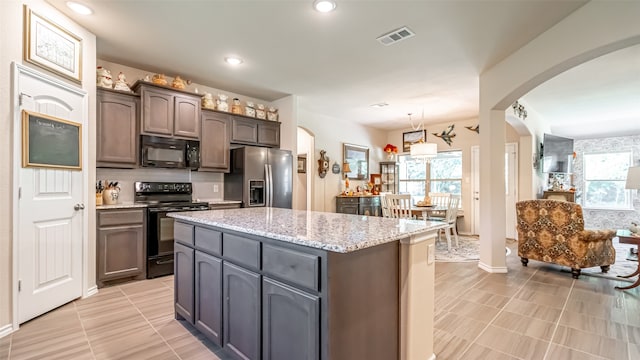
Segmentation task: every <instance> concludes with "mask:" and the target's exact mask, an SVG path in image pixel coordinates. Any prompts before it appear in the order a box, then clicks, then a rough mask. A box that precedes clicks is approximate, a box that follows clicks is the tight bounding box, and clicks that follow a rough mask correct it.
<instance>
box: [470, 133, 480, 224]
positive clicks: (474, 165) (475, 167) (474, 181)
mask: <svg viewBox="0 0 640 360" xmlns="http://www.w3.org/2000/svg"><path fill="white" fill-rule="evenodd" d="M479 167H480V147H479V146H477V145H476V146H472V147H471V195H472V198H471V204H472V207H471V232H472V233H473V234H475V235H477V234H480V169H479Z"/></svg>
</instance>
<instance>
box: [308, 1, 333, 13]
mask: <svg viewBox="0 0 640 360" xmlns="http://www.w3.org/2000/svg"><path fill="white" fill-rule="evenodd" d="M336 6H337V5H336V2H335V1H333V0H316V1H314V2H313V8H314V9H316V10H317V11H319V12H323V13H326V12H330V11H333V10H335V9H336Z"/></svg>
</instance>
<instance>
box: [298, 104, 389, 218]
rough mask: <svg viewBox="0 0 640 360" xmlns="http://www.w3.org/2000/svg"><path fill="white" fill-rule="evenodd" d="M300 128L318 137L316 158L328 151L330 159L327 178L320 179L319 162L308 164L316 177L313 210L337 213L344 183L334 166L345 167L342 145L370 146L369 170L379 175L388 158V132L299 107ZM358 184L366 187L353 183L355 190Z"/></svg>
mask: <svg viewBox="0 0 640 360" xmlns="http://www.w3.org/2000/svg"><path fill="white" fill-rule="evenodd" d="M298 125H299V126H302V127H304V128H305V129H308V130H309V131H310V132H312V133H313V134H314V135H315V153H314V158H315V159H318V158H319V157H320V150H326V152H327V156H328V157H329V160H330V161H329V171H328V172H327V176H326V177H325V178H324V179H321V178H320V177H319V176H318V163H317V161H314V163H312V164H309V165H308V166H309V169H310V172H309V173H308V175H309V176H313V177H314V185H313V190H312V191H313V194H312V195H313V198H314V199H313V201H312V203H313V209H312V210H316V211H327V212H335V210H336V202H335V197H336V195H338V194H339V193H340V191H342V188H343V186H344V185H343V184H344V181H343V180H342V173H340V174H334V173H332V172H331V167H332V166H333V164H334V163H336V162H337V163H338V164H339V165H341V164H342V155H343V154H342V145H343V144H344V143H348V144H356V145H363V146H367V147H369V171H370V173H371V172H373V173H379V172H380V165H379V163H380V161H382V160H383V158H384V157H383V153H384V152H383V151H382V148H383V147H384V146H385V145H386V141H387V132H386V131H383V130H379V129H373V128H370V127H366V126H363V125H360V124H356V123H354V122H353V121H350V120H348V119H339V118H334V117H330V116H325V115H321V114H317V113H313V112H311V111H309V110H307V109H305V108H302V107H299V108H298ZM340 167H342V166H340ZM357 185H363V182H362V181H350V186H351V187H355V186H357Z"/></svg>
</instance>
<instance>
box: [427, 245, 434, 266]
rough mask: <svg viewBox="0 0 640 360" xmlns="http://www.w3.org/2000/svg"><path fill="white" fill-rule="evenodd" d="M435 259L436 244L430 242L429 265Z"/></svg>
mask: <svg viewBox="0 0 640 360" xmlns="http://www.w3.org/2000/svg"><path fill="white" fill-rule="evenodd" d="M434 261H436V245H435V244H429V246H427V265H431V264H433V262H434Z"/></svg>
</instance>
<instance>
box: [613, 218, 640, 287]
mask: <svg viewBox="0 0 640 360" xmlns="http://www.w3.org/2000/svg"><path fill="white" fill-rule="evenodd" d="M616 236H617V237H618V242H619V243H621V244H631V245H635V246H636V249H637V247H638V246H640V236H632V235H631V232H630V231H629V230H618V232H617V233H616ZM636 261H637V260H636ZM639 274H640V262H638V268H637V269H636V271H634V272H633V274H630V275H618V277H621V278H625V279H626V278H630V277H633V276H636V275H639ZM638 285H640V276H638V279H637V280H636V282H634V283H633V284H631V285H629V286H616V287H615V288H616V289H617V290H627V289H633V288H635V287H637V286H638Z"/></svg>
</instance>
